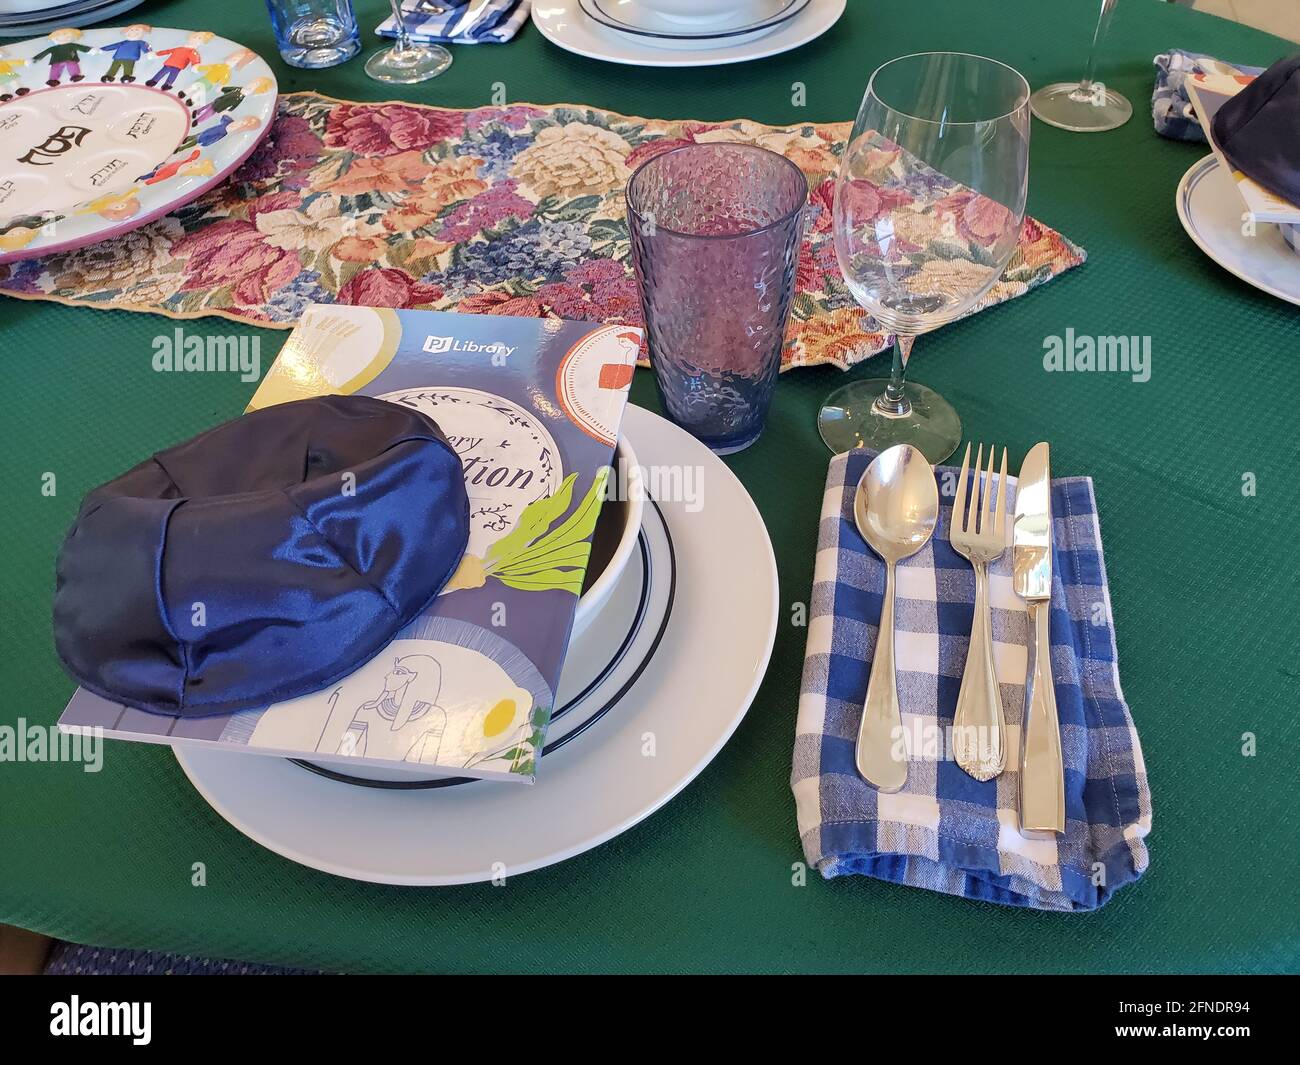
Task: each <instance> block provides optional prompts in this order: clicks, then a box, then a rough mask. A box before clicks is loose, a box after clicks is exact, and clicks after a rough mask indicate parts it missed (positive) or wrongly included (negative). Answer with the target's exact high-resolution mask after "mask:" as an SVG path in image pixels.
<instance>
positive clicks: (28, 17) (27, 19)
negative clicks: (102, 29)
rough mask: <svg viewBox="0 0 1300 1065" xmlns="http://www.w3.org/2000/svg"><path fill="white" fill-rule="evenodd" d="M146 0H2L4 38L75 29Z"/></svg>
mask: <svg viewBox="0 0 1300 1065" xmlns="http://www.w3.org/2000/svg"><path fill="white" fill-rule="evenodd" d="M143 2H144V0H73V2H71V3H62V4H60V3H51V0H0V37H36V36H39V35H40V34H42V33H49V32H50V30H57V29H59V28H60V27H64V26H66V27H68V28H69V29H75V28H76V27H78V26H89V25H92V24H93V23H96V22H102V21H103V20H104V19H109V18H112V17H113V16H115V15H120V14H122V13H123V12H124V11H130V10H131V9H132V8H133V7H139V6H140V4H142V3H143Z"/></svg>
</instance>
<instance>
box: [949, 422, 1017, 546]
mask: <svg viewBox="0 0 1300 1065" xmlns="http://www.w3.org/2000/svg"><path fill="white" fill-rule="evenodd" d="M996 455H997V447H996V446H993V445H990V446H989V465H988V470H987V471H985V470H984V468H983V467H984V445H983V444H980V445H979V447H978V449H977V450H976V452H975V489H974V492H973V494H972V495H971V496H970V498H969V500H968V499H967V494H968V490H967V487H966V479H967V474H968V473H969V471H970V444H967V445H966V453H965V455H963V456H962V460H961V473H960V474H959V475H958V477H957V494H956V495H955V496H954V497H953V501H952V536H953V538H954V540H955V539H956V538H957V537H960V538H961V539H962V540H963V541H965V542H967V543H969V542H970V541H973V540H975V539H979V540H980V541H987V542H986V543H981V544H980V545H978V546H980V547H982V548H988V547H992V546H993V544H994V542H996V544H997V545H998V546H999V547H1004V546H1005V544H1006V527H1007V449H1006V448H1005V447H1004V448H1003V449H1002V466H1001V469H1000V470H999V471H998V482H997V503H996V504H994V502H993V461H994V459H995V457H996ZM954 546H956V544H955V543H954ZM962 546H966V543H963V545H962ZM972 546H973V545H972ZM1000 553H1001V552H999V554H1000Z"/></svg>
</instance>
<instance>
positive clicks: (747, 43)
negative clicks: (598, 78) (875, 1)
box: [532, 0, 845, 67]
mask: <svg viewBox="0 0 1300 1065" xmlns="http://www.w3.org/2000/svg"><path fill="white" fill-rule="evenodd" d="M844 8H845V0H559V2H557V3H548V4H534V5H533V9H532V17H533V22H534V23H535V24H536V26H537V28H538V30H539V31H540V32H541V33H542V34H543V36H545V37H546V38H547V39H549V40H550V41H552V42H553V43H555V44H557V45H559V46H560V47H561V48H564V49H566V50H568V51H570V52H575V53H577V54H578V55H582V56H587V57H588V58H592V59H603V60H606V61H608V62H611V63H626V64H630V65H633V66H660V67H683V66H715V65H719V64H723V63H741V62H744V61H746V60H749V59H760V58H762V57H764V56H769V55H776V54H777V53H779V52H786V51H789V50H790V49H792V48H797V47H799V46H800V45H801V44H806V43H807V42H808V41H811V40H813V39H814V38H815V37H819V36H821V35H822V34H823V33H825V32H826V31H827V30H829V29H830V28H831V27H832V26H833V25H834V24H835V23H836V21H837V20H838V19H839V17H840V15H842V14H843V13H844Z"/></svg>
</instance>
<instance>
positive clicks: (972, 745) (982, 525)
mask: <svg viewBox="0 0 1300 1065" xmlns="http://www.w3.org/2000/svg"><path fill="white" fill-rule="evenodd" d="M996 452H997V448H996V447H990V448H989V468H988V472H987V473H985V472H983V469H982V467H983V460H984V445H983V444H981V445H980V446H979V450H978V451H976V453H975V476H974V487H973V489H972V490H971V492H970V498H969V502H968V500H967V488H966V473H967V470H968V469H969V468H970V444H967V445H966V454H965V456H964V457H963V458H962V460H961V476H960V477H959V479H958V482H957V495H956V497H955V498H954V499H953V502H952V526H951V532H950V533H949V540H950V542H951V543H952V546H953V550H954V551H956V552H957V553H958V554H959V555H961V556H962V557H963V558H965V559H968V560H969V561H970V564H971V566H972V567H973V568H974V570H975V617H974V619H973V620H972V622H971V632H970V647H969V649H968V650H967V652H966V668H965V669H964V670H963V671H962V675H961V690H960V691H959V692H958V694H957V713H956V716H955V717H954V719H953V748H954V754H955V755H956V758H957V764H958V765H959V766H961V767H962V769H964V770H966V772H967V773H969V774H970V775H971V776H973V777H974V778H975V779H976V780H992V779H993V778H994V777H995V776H997V775H998V774H999V773H1001V772H1002V770H1003V769H1005V768H1006V764H1007V749H1006V735H1007V719H1006V714H1004V713H1003V710H1002V693H1001V691H1000V690H999V688H998V677H997V673H996V671H995V670H994V668H993V614H992V611H991V610H990V609H989V563H990V562H994V561H996V560H997V559H998V558H1000V557H1001V555H1002V553H1003V552H1004V551H1006V549H1007V449H1006V448H1003V449H1002V470H1001V472H1000V473H999V474H998V488H997V505H996V507H994V506H992V503H993V457H994V455H995V453H996Z"/></svg>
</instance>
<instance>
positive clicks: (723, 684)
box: [175, 406, 777, 885]
mask: <svg viewBox="0 0 1300 1065" xmlns="http://www.w3.org/2000/svg"><path fill="white" fill-rule="evenodd" d="M623 428H624V431H625V432H626V433H627V435H628V436H629V437H630V438H631V439H632V440H634V441H635V442H636V449H637V457H638V459H639V460H640V462H641V463H642V468H643V469H644V470H648V471H661V472H662V473H663V476H662V477H660V478H659V480H658V482H656V480H655V479H654V478H653V476H652V479H651V482H650V485H649V487H650V491H651V495H652V497H655V503H654V505H653V506H651V505H647V506H646V518H645V522H644V524H643V526H642V528H643V531H644V532H645V537H644V539H643V543H644V544H645V548H646V550H647V552H648V553H649V555H650V556H652V557H651V560H650V565H649V568H648V569H647V570H645V571H644V573H645V574H646V576H643V575H642V573H641V572H638V571H637V570H636V569H635V568H634V566H633V565H632V564H631V563H629V564H628V567H627V571H625V574H626V575H625V578H623V581H624V582H625V583H628V587H629V596H628V598H629V602H630V601H632V600H638V599H640V598H641V595H640V594H639V592H640V589H642V588H643V587H645V580H646V579H647V578H648V581H649V590H650V594H649V600H648V609H647V612H646V614H645V617H644V620H643V621H641V622H639V623H637V626H634V627H633V628H629V630H628V631H629V632H630V633H632V638H631V643H630V644H629V645H628V649H627V651H626V652H624V651H618V652H617V660H616V661H613V667H612V672H611V671H608V670H605V669H604V668H603V666H602V664H603V663H604V662H605V659H606V658H607V657H610V656H609V654H608V653H607V649H606V648H605V647H604V646H603V645H601V644H600V641H599V640H597V641H596V642H595V643H592V642H591V641H588V644H589V646H588V647H586V648H585V649H578V650H579V653H580V657H585V658H588V659H590V661H589V662H586V663H579V665H580V666H581V668H582V670H586V671H587V672H594V673H595V674H599V679H597V680H596V682H595V685H594V687H593V686H592V685H591V684H590V683H588V682H587V681H586V679H585V677H582V678H579V677H576V676H575V677H573V678H570V677H569V673H570V663H568V662H566V663H565V677H564V678H562V679H561V682H560V688H561V691H563V690H564V689H565V688H566V686H568V687H572V688H575V689H577V688H581V689H582V690H581V691H580V692H575V693H574V697H573V698H574V701H575V706H574V709H573V710H572V712H571V715H570V714H566V715H565V716H564V717H562V718H560V719H558V720H557V721H556V729H555V730H554V731H553V732H552V733H551V734H550V735H548V737H547V739H548V740H550V741H551V742H552V743H555V749H552V748H550V747H548V753H547V754H546V756H545V758H543V759H542V762H541V765H540V766H539V767H538V775H537V783H536V784H535V785H533V786H532V787H529V786H527V785H524V784H518V783H502V782H497V781H488V780H480V781H475V782H474V783H473V784H467V785H465V786H464V787H445V788H436V789H414V790H405V789H392V788H376V787H373V786H368V787H362V786H358V784H365V783H372V784H373V782H366V781H356V780H344V779H339V777H338V775H337V774H334V775H332V779H331V778H330V777H326V776H322V775H317V774H316V773H310V772H307V771H306V770H305V769H304V768H302V767H301V766H299V765H296V764H294V763H293V762H290V761H288V760H285V759H281V758H267V757H259V756H257V755H250V754H246V753H243V752H238V751H236V752H231V751H219V750H212V749H209V748H207V747H199V746H193V747H177V748H176V752H175V753H176V759H177V761H179V762H180V764H181V768H182V769H184V771H185V773H186V775H187V776H188V777H189V778H190V782H191V783H192V784H193V785H194V787H195V788H196V789H197V790H198V792H199V794H200V795H201V796H202V797H203V798H204V799H205V800H206V801H207V802H208V803H209V804H210V805H211V806H212V808H213V809H215V810H216V811H217V813H219V814H220V815H221V816H222V817H224V818H225V819H226V820H227V821H229V822H230V823H231V824H232V825H233V826H234V827H235V828H237V829H238V830H239V831H240V832H243V833H244V834H245V835H246V836H248V837H250V838H251V839H254V840H256V841H257V842H258V843H260V844H262V846H264V847H267V848H269V849H270V850H272V851H275V852H276V853H277V854H281V855H283V856H284V857H286V858H288V859H290V860H291V861H295V862H300V863H301V864H303V865H307V866H310V867H312V868H313V869H321V870H324V871H325V872H327V873H334V874H336V875H338V876H346V877H352V878H354V879H357V880H368V881H373V882H375V883H383V884H425V885H435V884H468V883H474V882H477V881H483V880H490V879H492V878H493V877H494V876H514V875H516V874H519V873H526V872H528V871H529V870H531V869H540V868H541V867H542V866H546V865H551V864H553V863H555V862H560V861H563V860H565V859H566V858H571V857H573V856H574V855H576V854H581V853H582V852H583V851H586V850H590V849H591V848H592V847H595V846H597V845H599V844H601V843H603V842H605V841H606V840H608V839H611V838H613V837H614V836H616V835H618V834H619V833H620V832H625V831H626V830H627V829H629V828H631V827H632V826H633V825H634V824H636V823H637V822H638V821H640V820H642V819H643V818H645V817H648V816H649V815H650V814H652V813H653V812H654V811H655V810H657V809H659V808H660V807H661V806H663V805H664V804H665V803H666V802H668V801H669V800H670V799H672V797H673V796H674V795H676V794H677V793H678V792H679V791H681V790H682V788H684V787H686V785H687V784H689V783H690V782H691V781H692V780H693V779H694V778H695V777H696V776H697V775H698V774H699V773H700V772H701V771H702V770H703V769H704V767H705V766H707V765H708V764H709V762H711V761H712V760H713V757H714V755H716V754H717V753H718V751H719V750H721V748H722V745H723V744H725V743H726V742H727V740H728V738H729V737H730V736H731V734H732V732H733V731H734V730H735V728H736V726H737V725H739V724H740V721H741V719H742V718H743V717H744V716H745V711H746V710H747V709H748V708H749V704H750V701H751V700H752V699H753V698H754V694H755V693H756V692H757V691H758V685H759V683H760V681H761V680H762V679H763V674H764V672H765V671H766V670H767V663H768V659H769V658H770V656H771V654H772V640H773V637H774V636H775V635H776V621H777V575H776V562H775V560H774V559H773V557H772V545H771V543H770V542H769V540H768V537H767V530H766V528H765V527H764V525H763V519H762V518H761V517H760V516H759V513H758V510H757V509H756V508H755V507H754V504H753V502H752V501H751V500H750V498H749V495H748V493H747V492H746V491H745V489H744V487H743V486H742V485H741V483H740V482H739V481H738V480H737V479H736V478H735V476H734V475H733V474H732V473H731V471H730V470H729V469H727V467H726V466H725V465H723V463H722V461H721V460H720V459H718V458H717V457H716V456H715V455H714V454H713V453H712V452H711V451H709V450H708V449H707V448H706V447H704V445H703V444H701V443H699V441H697V440H696V439H695V438H694V437H692V436H690V435H689V434H688V433H686V432H685V431H684V430H682V429H679V428H678V427H677V426H675V425H673V424H671V423H670V422H667V421H665V420H664V419H662V418H659V417H657V416H656V415H654V414H651V413H650V412H649V411H646V410H642V409H641V408H640V407H633V406H629V407H628V408H627V412H626V414H625V416H624V419H623ZM656 484H657V485H658V488H659V490H658V491H655V488H656ZM673 485H676V486H678V487H677V490H676V491H674V490H673V487H672V486H673ZM687 486H689V491H688V490H686V488H687ZM619 594H620V593H619V592H618V591H616V592H615V593H614V595H615V596H618V595H619ZM633 613H634V612H633V611H628V612H626V618H630V617H632V616H633ZM598 627H605V628H607V629H609V636H610V640H609V646H610V647H613V645H614V643H615V642H618V643H619V644H620V645H621V644H622V642H623V639H625V638H620V639H618V640H617V641H616V640H615V637H619V636H620V634H621V633H622V632H623V629H624V628H626V627H627V625H626V622H625V612H624V608H623V606H620V605H619V604H618V601H617V600H616V599H614V598H611V605H610V606H607V607H605V608H603V609H602V611H601V614H600V616H599V618H598V619H597V621H596V622H595V623H594V624H593V625H591V626H589V627H588V630H587V632H588V633H589V632H591V630H592V629H596V628H598ZM583 639H584V640H587V639H588V638H587V635H586V634H585V633H584V636H583ZM569 653H570V654H571V655H573V654H574V653H575V651H574V649H571V650H570V652H569ZM593 667H601V668H598V669H596V668H593ZM566 681H567V682H568V683H567V684H566ZM593 707H594V708H595V709H596V710H597V711H598V712H593V710H592V708H593ZM579 733H580V735H579ZM561 734H563V735H561ZM564 736H570V737H571V738H572V741H573V742H557V741H560V740H562V739H563V737H564ZM745 771H746V770H745V767H744V766H741V765H739V764H736V765H733V766H732V769H731V772H733V773H736V772H739V773H743V772H745ZM710 787H711V788H714V789H719V790H722V791H725V789H726V788H727V787H728V782H727V779H726V778H725V777H718V776H715V777H714V779H713V780H712V782H711V784H710ZM718 801H722V798H721V797H718ZM643 838H644V837H643Z"/></svg>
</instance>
